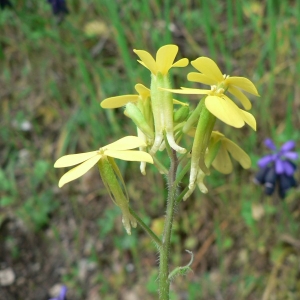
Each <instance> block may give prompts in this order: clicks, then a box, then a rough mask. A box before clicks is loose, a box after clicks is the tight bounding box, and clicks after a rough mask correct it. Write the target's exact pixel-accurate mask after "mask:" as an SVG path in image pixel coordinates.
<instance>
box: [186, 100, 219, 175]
mask: <svg viewBox="0 0 300 300" xmlns="http://www.w3.org/2000/svg"><path fill="white" fill-rule="evenodd" d="M202 101H203V102H204V99H203V100H202ZM215 122H216V117H215V116H214V115H213V114H211V113H210V111H209V110H208V109H207V108H206V107H205V105H204V106H203V108H202V110H201V114H200V118H199V121H198V124H197V128H196V133H195V138H194V142H193V148H192V166H193V165H195V164H196V163H197V164H199V166H200V169H201V170H202V171H203V172H204V173H205V174H209V170H208V168H207V166H206V165H205V152H206V148H207V146H208V143H209V140H210V136H211V133H212V130H213V128H214V125H215Z"/></svg>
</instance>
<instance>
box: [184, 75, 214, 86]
mask: <svg viewBox="0 0 300 300" xmlns="http://www.w3.org/2000/svg"><path fill="white" fill-rule="evenodd" d="M187 79H188V80H189V81H193V82H200V83H204V84H208V85H214V84H217V83H218V82H217V81H216V80H215V79H213V78H211V77H209V76H206V75H204V74H200V73H196V72H191V73H189V74H188V76H187Z"/></svg>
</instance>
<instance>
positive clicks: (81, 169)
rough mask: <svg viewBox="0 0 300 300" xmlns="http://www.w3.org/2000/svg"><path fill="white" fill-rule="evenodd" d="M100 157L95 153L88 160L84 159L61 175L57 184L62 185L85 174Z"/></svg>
mask: <svg viewBox="0 0 300 300" xmlns="http://www.w3.org/2000/svg"><path fill="white" fill-rule="evenodd" d="M100 158H101V155H96V156H94V157H92V158H90V159H89V160H87V161H85V162H84V163H82V164H81V165H79V166H77V167H75V168H73V169H72V170H70V171H68V172H67V173H66V174H65V175H63V177H62V178H61V179H60V180H59V183H58V186H59V187H62V186H63V185H65V184H66V183H68V182H70V181H72V180H75V179H77V178H79V177H80V176H82V175H83V174H85V173H86V172H87V171H88V170H89V169H91V168H92V167H93V166H94V165H95V164H96V163H97V162H98V161H99V159H100Z"/></svg>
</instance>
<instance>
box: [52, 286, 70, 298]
mask: <svg viewBox="0 0 300 300" xmlns="http://www.w3.org/2000/svg"><path fill="white" fill-rule="evenodd" d="M67 290H68V289H67V287H66V286H65V285H63V286H62V288H61V290H60V293H59V295H58V296H57V297H55V298H51V299H49V300H67Z"/></svg>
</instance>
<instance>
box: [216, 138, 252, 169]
mask: <svg viewBox="0 0 300 300" xmlns="http://www.w3.org/2000/svg"><path fill="white" fill-rule="evenodd" d="M222 142H223V143H224V145H225V147H226V149H227V150H228V152H229V153H230V154H231V156H232V157H233V158H234V159H235V160H236V161H238V162H239V163H240V165H241V166H242V167H243V168H244V169H249V168H250V167H251V159H250V157H249V155H248V154H247V153H246V152H245V151H244V150H243V149H242V148H240V147H239V146H238V145H237V144H235V143H234V142H232V141H231V140H229V139H227V138H224V139H223V141H222Z"/></svg>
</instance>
